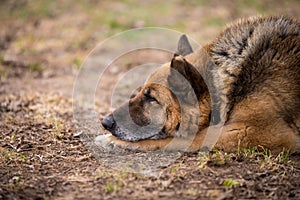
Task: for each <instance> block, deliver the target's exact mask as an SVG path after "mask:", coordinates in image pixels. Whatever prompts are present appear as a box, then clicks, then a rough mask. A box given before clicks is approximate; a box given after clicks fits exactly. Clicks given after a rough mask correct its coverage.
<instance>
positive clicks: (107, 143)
mask: <svg viewBox="0 0 300 200" xmlns="http://www.w3.org/2000/svg"><path fill="white" fill-rule="evenodd" d="M112 138H113V136H112V134H105V135H99V136H97V137H95V139H94V143H95V144H96V145H97V146H99V147H102V148H104V149H106V150H113V149H114V148H115V146H116V145H115V144H114V142H113V139H112Z"/></svg>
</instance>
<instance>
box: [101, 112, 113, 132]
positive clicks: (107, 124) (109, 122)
mask: <svg viewBox="0 0 300 200" xmlns="http://www.w3.org/2000/svg"><path fill="white" fill-rule="evenodd" d="M101 124H102V126H103V127H104V128H105V129H106V130H112V129H113V128H114V127H115V126H116V122H115V120H114V117H113V115H108V116H107V117H105V118H104V119H103V120H102V121H101Z"/></svg>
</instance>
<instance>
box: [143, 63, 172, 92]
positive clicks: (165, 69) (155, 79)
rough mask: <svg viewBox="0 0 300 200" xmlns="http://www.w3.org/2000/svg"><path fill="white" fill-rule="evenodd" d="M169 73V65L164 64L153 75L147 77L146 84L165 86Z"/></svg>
mask: <svg viewBox="0 0 300 200" xmlns="http://www.w3.org/2000/svg"><path fill="white" fill-rule="evenodd" d="M169 73H170V63H165V64H163V65H162V66H161V67H159V68H158V69H157V70H156V71H155V72H154V73H152V74H151V75H149V77H148V79H147V81H146V84H151V83H156V84H160V85H164V86H166V85H167V80H168V79H167V78H168V75H169Z"/></svg>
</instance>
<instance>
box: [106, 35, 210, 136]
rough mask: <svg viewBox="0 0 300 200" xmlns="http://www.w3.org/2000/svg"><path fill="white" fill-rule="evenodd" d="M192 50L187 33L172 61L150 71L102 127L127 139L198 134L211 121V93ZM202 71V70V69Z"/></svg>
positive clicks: (198, 58) (197, 55) (198, 57)
mask: <svg viewBox="0 0 300 200" xmlns="http://www.w3.org/2000/svg"><path fill="white" fill-rule="evenodd" d="M200 57H201V52H196V53H193V50H192V48H191V45H190V44H189V42H188V40H187V38H186V36H185V35H183V36H181V38H180V40H179V43H178V50H177V53H176V54H175V55H174V57H173V59H172V60H171V62H170V63H167V64H165V65H163V66H162V67H160V68H159V69H158V70H157V71H156V72H154V73H153V74H151V75H150V77H149V79H148V80H147V81H146V83H145V84H144V85H143V86H142V87H141V88H139V89H138V91H137V92H136V94H134V95H132V96H131V98H130V99H129V101H128V102H127V103H125V104H124V105H123V106H121V107H120V108H118V109H116V110H115V111H114V112H113V113H112V114H110V115H108V116H107V117H105V118H104V119H103V120H102V125H103V127H104V128H105V129H106V130H108V131H110V132H111V133H112V135H114V136H115V137H117V138H119V139H122V140H126V141H139V140H144V139H162V138H166V137H170V136H171V137H175V136H185V135H187V134H189V133H191V132H193V133H194V134H195V132H196V131H199V129H203V128H205V127H207V126H208V124H209V115H210V97H209V93H208V89H207V86H206V84H205V81H204V79H203V76H201V74H200V73H199V69H198V70H197V69H196V68H195V67H194V66H193V65H192V64H191V63H193V62H197V63H198V64H199V60H201V59H200ZM200 71H201V70H200Z"/></svg>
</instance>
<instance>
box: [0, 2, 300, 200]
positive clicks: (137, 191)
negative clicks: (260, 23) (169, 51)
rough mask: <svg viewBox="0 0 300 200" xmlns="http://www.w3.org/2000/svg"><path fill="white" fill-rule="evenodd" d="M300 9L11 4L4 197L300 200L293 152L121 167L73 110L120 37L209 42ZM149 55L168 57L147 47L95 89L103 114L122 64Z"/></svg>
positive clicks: (2, 141) (1, 62)
mask: <svg viewBox="0 0 300 200" xmlns="http://www.w3.org/2000/svg"><path fill="white" fill-rule="evenodd" d="M299 9H300V2H299V1H298V0H288V1H286V0H279V1H272V0H266V1H259V0H254V1H247V0H240V1H238V0H232V1H230V0H225V1H215V0H213V1H205V0H200V1H196V0H195V1H194V0H193V1H181V0H176V1H175V0H174V1H166V2H161V1H158V0H151V1H99V2H98V1H95V0H88V1H83V0H82V1H81V0H80V1H76V3H75V1H70V0H57V1H51V0H45V1H35V0H34V1H29V0H3V1H2V2H1V4H0V20H1V23H0V133H1V134H0V199H300V155H297V154H296V155H288V153H287V152H282V153H281V154H279V155H276V156H275V155H272V154H271V153H270V152H268V151H264V152H257V151H255V150H253V149H248V150H241V151H240V152H237V153H234V154H227V153H224V152H218V151H213V152H211V153H208V154H203V153H180V154H178V158H177V159H175V160H174V161H173V162H171V163H169V164H167V165H163V164H162V165H157V166H156V169H155V173H154V174H151V173H144V174H142V173H133V172H127V171H126V170H123V169H116V167H118V166H117V165H116V163H112V162H113V161H114V160H113V159H109V158H106V157H104V156H103V155H100V154H101V153H100V154H99V151H95V149H93V147H91V146H89V145H87V144H86V142H85V141H83V140H82V138H81V139H80V133H81V132H80V131H79V130H78V127H77V126H76V123H75V122H74V118H73V114H74V113H73V107H72V103H73V98H72V94H73V87H74V83H75V81H76V76H77V75H78V73H79V72H80V66H81V64H82V63H83V61H84V59H85V57H86V56H87V55H88V53H89V52H90V51H91V50H92V49H93V48H94V47H95V46H96V45H97V44H98V43H99V42H101V41H103V40H105V39H106V38H108V37H110V36H112V35H114V34H116V33H119V32H121V31H124V30H128V29H131V28H142V27H147V26H156V27H164V28H170V29H175V30H178V31H181V32H185V33H187V34H189V35H190V36H192V37H193V38H194V39H196V40H197V41H198V42H199V43H200V44H204V43H206V42H207V41H209V40H211V39H213V38H214V36H216V35H217V33H218V32H219V31H220V30H221V29H222V28H223V27H224V26H225V25H226V24H227V23H229V22H232V21H234V20H235V19H237V18H240V17H246V16H251V15H256V14H265V15H269V14H285V15H290V16H293V17H298V18H299V17H300V13H299ZM114 48H118V46H117V47H114ZM147 57H155V58H156V59H158V60H159V61H161V60H164V59H166V61H167V59H168V56H167V55H165V56H161V55H160V56H159V55H158V54H157V53H150V54H144V53H141V54H139V56H136V55H135V56H131V57H129V58H130V59H129V60H127V61H126V62H125V61H124V62H119V64H118V63H117V64H116V65H118V66H117V67H116V68H111V71H110V72H108V75H107V76H105V78H104V79H103V82H104V83H105V84H104V85H103V89H102V91H101V92H98V93H97V95H96V97H97V100H96V102H95V110H94V111H95V113H96V114H95V116H96V118H97V119H100V118H102V117H103V116H104V115H106V114H107V113H108V112H109V111H110V109H111V108H110V101H109V100H110V98H109V97H108V96H109V90H110V88H111V87H112V85H113V83H114V80H116V79H117V78H118V76H119V71H122V70H121V69H120V68H122V67H123V68H122V69H124V67H125V69H127V70H128V69H130V68H131V67H133V66H135V65H138V64H140V63H143V61H145V60H146V59H148V58H147ZM122 63H123V64H124V65H125V66H121V64H122ZM119 65H120V66H119ZM97 153H98V154H97ZM124 155H125V154H124ZM127 155H128V156H129V157H130V156H131V158H137V157H139V156H144V155H145V154H142V153H141V152H127V153H126V156H127ZM129 157H125V158H126V159H127V158H129ZM115 161H116V160H115ZM119 161H120V162H122V161H121V160H119Z"/></svg>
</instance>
